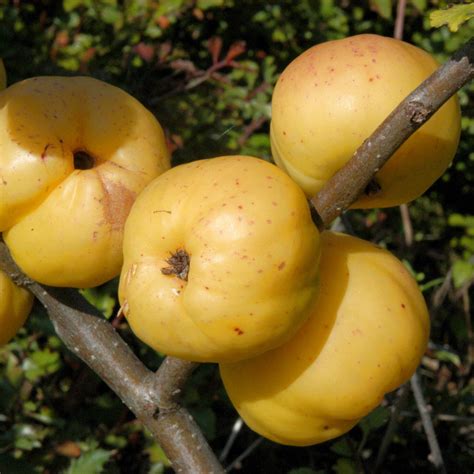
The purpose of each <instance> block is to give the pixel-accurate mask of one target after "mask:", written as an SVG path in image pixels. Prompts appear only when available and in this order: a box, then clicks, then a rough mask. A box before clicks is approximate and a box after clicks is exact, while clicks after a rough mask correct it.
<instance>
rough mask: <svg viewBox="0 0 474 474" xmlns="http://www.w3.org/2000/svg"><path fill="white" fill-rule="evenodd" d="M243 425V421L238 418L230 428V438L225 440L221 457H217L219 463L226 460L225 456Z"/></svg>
mask: <svg viewBox="0 0 474 474" xmlns="http://www.w3.org/2000/svg"><path fill="white" fill-rule="evenodd" d="M243 425H244V420H242V418H240V416H239V417H238V418H237V420H235V423H234V424H233V426H232V431H231V432H230V436H229V438H228V439H227V441H226V443H225V446H224V449H223V450H222V452H221V455H220V456H219V461H220V462H224V461H225V460H226V459H227V456H228V454H229V452H230V450H231V449H232V446H233V445H234V442H235V440H236V439H237V436H238V435H239V433H240V430H241V429H242V426H243Z"/></svg>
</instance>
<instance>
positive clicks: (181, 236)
mask: <svg viewBox="0 0 474 474" xmlns="http://www.w3.org/2000/svg"><path fill="white" fill-rule="evenodd" d="M179 249H181V250H185V251H186V252H187V253H188V254H189V256H190V265H189V275H188V280H187V281H185V280H183V279H180V278H179V277H177V276H176V275H164V274H163V273H162V271H161V269H162V268H166V267H168V263H167V262H166V260H167V259H169V257H170V255H171V254H172V253H174V252H175V251H176V250H179ZM318 262H319V232H318V230H317V229H316V227H315V226H314V224H313V222H312V221H311V216H310V211H309V208H308V204H307V201H306V199H305V196H304V193H303V192H302V191H301V189H300V188H299V187H298V186H297V185H296V184H295V183H294V182H293V181H292V180H291V179H290V178H289V177H288V176H287V175H286V174H285V173H283V172H282V171H281V170H280V169H278V168H277V167H276V166H274V165H272V164H270V163H267V162H265V161H263V160H260V159H258V158H252V157H248V156H227V157H220V158H213V159H209V160H202V161H196V162H192V163H189V164H186V165H181V166H178V167H175V168H172V169H171V170H170V171H167V172H166V173H164V174H163V175H161V176H160V177H159V178H157V179H155V180H154V181H153V182H152V183H151V184H150V185H149V186H148V187H147V188H146V189H145V190H144V191H143V193H142V194H141V195H140V196H139V197H138V199H137V201H136V202H135V204H134V206H133V208H132V211H131V213H130V216H129V218H128V219H127V223H126V226H125V237H124V266H123V269H122V274H121V278H120V287H119V299H120V302H121V304H122V309H123V312H124V314H125V316H126V317H127V319H128V322H129V324H130V326H131V328H132V330H133V331H134V333H135V334H136V335H137V336H138V337H139V338H140V339H141V340H142V341H144V342H145V343H146V344H148V345H149V346H151V347H152V348H154V349H155V350H157V351H160V352H163V353H165V354H168V355H173V356H177V357H181V358H183V359H188V360H194V361H201V362H217V361H234V360H239V359H242V358H245V357H251V356H254V355H257V354H259V353H261V352H264V351H266V350H268V349H271V348H273V347H276V346H277V345H279V344H281V343H282V342H283V341H285V340H287V339H288V338H289V337H290V336H291V335H292V334H294V332H295V331H296V330H297V328H298V327H299V326H300V325H301V323H302V322H303V320H304V319H305V318H306V317H307V316H308V309H309V307H310V305H311V303H312V301H313V300H314V297H315V295H316V293H317V287H318V283H317V279H318V278H317V276H318Z"/></svg>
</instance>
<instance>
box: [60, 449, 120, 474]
mask: <svg viewBox="0 0 474 474" xmlns="http://www.w3.org/2000/svg"><path fill="white" fill-rule="evenodd" d="M111 455H112V451H106V450H105V449H96V450H94V451H88V452H86V453H84V454H83V455H81V457H79V458H77V459H74V460H73V461H72V462H71V464H70V465H69V468H68V470H67V471H65V473H64V474H85V473H87V474H101V473H102V472H103V470H104V465H105V463H106V462H107V461H108V460H109V459H110V456H111Z"/></svg>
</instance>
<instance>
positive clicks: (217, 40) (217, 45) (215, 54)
mask: <svg viewBox="0 0 474 474" xmlns="http://www.w3.org/2000/svg"><path fill="white" fill-rule="evenodd" d="M207 49H208V50H209V52H210V53H211V57H212V64H216V63H217V61H219V56H220V54H221V51H222V38H221V37H220V36H213V37H212V38H210V39H209V41H208V42H207Z"/></svg>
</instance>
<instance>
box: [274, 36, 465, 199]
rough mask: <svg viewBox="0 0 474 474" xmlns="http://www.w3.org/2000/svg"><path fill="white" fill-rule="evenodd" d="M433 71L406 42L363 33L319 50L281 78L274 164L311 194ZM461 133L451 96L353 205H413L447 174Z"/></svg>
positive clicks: (276, 94)
mask: <svg viewBox="0 0 474 474" xmlns="http://www.w3.org/2000/svg"><path fill="white" fill-rule="evenodd" d="M437 67H438V63H437V62H436V61H435V59H433V58H432V57H431V56H430V55H429V54H428V53H426V52H425V51H423V50H422V49H420V48H417V47H415V46H413V45H410V44H408V43H405V42H402V41H399V40H396V39H393V38H386V37H383V36H378V35H371V34H364V35H358V36H352V37H349V38H345V39H341V40H336V41H329V42H326V43H322V44H319V45H316V46H314V47H312V48H310V49H308V50H307V51H305V52H304V53H303V54H301V55H300V56H299V57H297V58H296V59H295V60H294V61H293V62H292V63H290V65H289V66H288V67H287V68H286V69H285V70H284V71H283V73H282V74H281V76H280V78H279V80H278V82H277V84H276V87H275V90H274V93H273V97H272V122H271V130H270V135H271V145H272V153H273V158H274V160H275V162H276V163H277V164H278V165H279V166H280V167H281V168H283V169H285V170H286V171H287V172H288V173H289V174H290V175H291V176H292V177H293V178H294V179H295V181H296V182H298V183H299V184H300V185H301V186H302V188H303V189H304V191H305V193H306V194H307V195H308V196H314V195H315V194H316V193H317V192H318V191H320V190H321V188H322V187H323V186H324V184H325V183H326V182H327V181H328V180H329V179H330V178H331V177H332V176H333V175H334V174H335V173H336V171H337V170H339V169H340V168H341V167H342V166H343V165H344V164H345V163H346V162H347V161H348V160H349V159H350V158H351V157H352V155H353V154H354V152H355V151H356V149H357V148H358V147H359V146H360V145H361V144H362V143H363V141H364V140H365V139H366V138H368V137H369V136H370V135H371V133H372V132H373V131H374V130H375V129H376V128H377V126H378V125H380V123H382V121H383V120H384V119H385V118H386V117H387V116H388V115H389V113H390V112H392V110H393V109H394V108H395V107H396V106H397V105H398V104H399V103H400V102H401V101H402V100H403V99H404V98H405V97H406V96H407V95H408V94H409V93H410V92H412V90H413V89H415V88H416V87H417V86H418V85H420V83H421V82H422V81H423V80H424V79H426V78H427V77H428V76H429V75H430V74H431V73H432V72H433V71H435V70H436V69H437ZM460 129H461V114H460V109H459V104H458V100H457V98H456V97H452V98H451V99H450V100H449V101H448V102H447V103H446V104H445V105H444V106H443V107H442V108H441V109H440V110H439V111H438V112H437V113H436V114H435V115H434V116H433V117H432V118H430V120H429V121H428V122H427V123H426V124H424V125H423V126H422V127H421V128H420V129H419V130H418V131H416V132H415V133H414V134H413V135H412V136H411V137H410V138H409V139H408V140H407V141H406V142H405V143H404V144H403V145H402V146H401V147H400V149H399V150H398V151H397V152H396V153H395V154H394V155H393V157H392V158H390V160H389V161H388V162H387V163H386V164H385V165H384V167H383V168H382V169H381V170H380V171H379V172H378V173H377V174H376V176H375V180H376V181H377V183H378V184H379V186H380V188H381V189H380V191H379V192H378V193H375V194H373V195H368V194H367V193H365V194H363V195H362V196H361V197H360V198H359V199H358V200H357V201H356V202H355V203H354V204H353V206H352V207H353V208H372V207H389V206H395V205H399V204H402V203H405V202H408V201H411V200H413V199H415V198H417V197H418V196H420V195H421V194H422V193H424V192H425V191H426V189H428V187H429V186H431V184H433V182H434V181H435V180H436V179H438V178H439V177H440V176H441V174H442V173H443V172H444V171H445V170H446V168H447V167H448V165H449V163H450V162H451V160H452V159H453V157H454V154H455V152H456V149H457V146H458V142H459V134H460Z"/></svg>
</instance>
